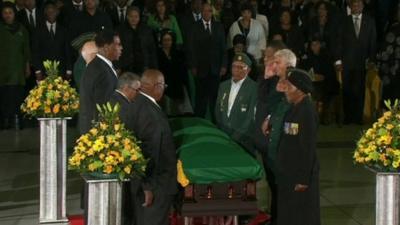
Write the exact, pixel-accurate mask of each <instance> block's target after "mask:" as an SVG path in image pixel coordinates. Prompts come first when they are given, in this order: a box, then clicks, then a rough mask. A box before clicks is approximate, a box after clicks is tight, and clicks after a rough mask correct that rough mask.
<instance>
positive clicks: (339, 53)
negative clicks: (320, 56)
mask: <svg viewBox="0 0 400 225" xmlns="http://www.w3.org/2000/svg"><path fill="white" fill-rule="evenodd" d="M341 28H342V29H341V31H340V33H339V35H338V36H339V37H338V38H337V41H338V42H337V47H336V54H335V55H336V60H342V63H343V67H344V69H345V70H351V69H361V70H365V63H366V60H367V59H369V60H374V59H375V51H376V27H375V22H374V20H373V19H372V18H371V17H369V16H368V15H367V14H362V18H361V24H360V33H359V37H358V38H357V36H356V32H355V29H354V23H353V18H352V16H351V15H350V16H347V17H346V18H345V19H344V21H343V24H342V26H341Z"/></svg>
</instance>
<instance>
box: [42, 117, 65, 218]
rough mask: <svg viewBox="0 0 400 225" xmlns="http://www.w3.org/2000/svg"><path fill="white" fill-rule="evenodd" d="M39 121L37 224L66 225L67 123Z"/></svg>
mask: <svg viewBox="0 0 400 225" xmlns="http://www.w3.org/2000/svg"><path fill="white" fill-rule="evenodd" d="M68 119H70V118H40V119H38V120H39V124H40V215H39V223H40V224H62V225H68V224H69V222H68V219H67V217H66V177H67V173H66V171H67V152H66V148H67V120H68Z"/></svg>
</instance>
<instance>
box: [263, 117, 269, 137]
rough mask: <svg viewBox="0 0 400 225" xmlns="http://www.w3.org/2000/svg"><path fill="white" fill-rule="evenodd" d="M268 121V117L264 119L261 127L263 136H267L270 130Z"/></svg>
mask: <svg viewBox="0 0 400 225" xmlns="http://www.w3.org/2000/svg"><path fill="white" fill-rule="evenodd" d="M269 119H270V116H268V117H267V118H265V120H264V122H263V123H262V125H261V131H262V133H263V134H264V135H265V136H267V135H268V134H269V130H270V127H269Z"/></svg>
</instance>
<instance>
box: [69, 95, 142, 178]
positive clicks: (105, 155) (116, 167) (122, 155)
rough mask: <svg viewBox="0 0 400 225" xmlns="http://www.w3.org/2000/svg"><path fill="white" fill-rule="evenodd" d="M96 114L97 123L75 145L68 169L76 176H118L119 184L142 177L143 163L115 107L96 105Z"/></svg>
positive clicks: (134, 142) (135, 144) (137, 142)
mask: <svg viewBox="0 0 400 225" xmlns="http://www.w3.org/2000/svg"><path fill="white" fill-rule="evenodd" d="M97 110H98V111H99V120H98V121H97V122H96V123H95V124H94V126H93V128H92V129H91V130H90V131H89V132H88V133H86V134H84V135H82V136H80V137H79V139H78V140H77V141H76V145H75V147H74V152H73V154H72V156H71V157H70V158H69V161H68V165H69V166H68V167H69V169H70V170H75V171H78V172H79V173H89V174H90V173H102V174H118V177H119V179H121V180H122V179H124V178H129V177H132V176H138V177H141V176H144V173H145V170H146V164H147V160H146V159H145V158H144V157H143V154H142V150H141V148H140V146H139V141H138V140H137V139H136V138H135V137H134V136H133V134H132V132H130V131H129V130H127V129H126V128H125V125H124V124H123V123H122V122H121V120H120V118H119V116H118V115H119V111H120V106H119V104H116V105H114V106H112V105H111V104H110V103H107V104H105V105H102V106H99V105H97Z"/></svg>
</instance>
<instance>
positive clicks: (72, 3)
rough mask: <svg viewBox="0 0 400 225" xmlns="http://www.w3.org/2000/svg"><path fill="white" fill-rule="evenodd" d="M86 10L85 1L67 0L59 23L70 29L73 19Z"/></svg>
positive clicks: (61, 10) (61, 11) (62, 8)
mask: <svg viewBox="0 0 400 225" xmlns="http://www.w3.org/2000/svg"><path fill="white" fill-rule="evenodd" d="M84 8H85V6H84V4H83V0H66V1H64V5H63V6H62V7H61V9H60V16H59V22H60V23H62V24H63V25H64V26H65V27H68V28H69V25H70V22H71V20H72V18H74V17H75V16H77V15H78V14H79V12H82V11H83V9H84Z"/></svg>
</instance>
